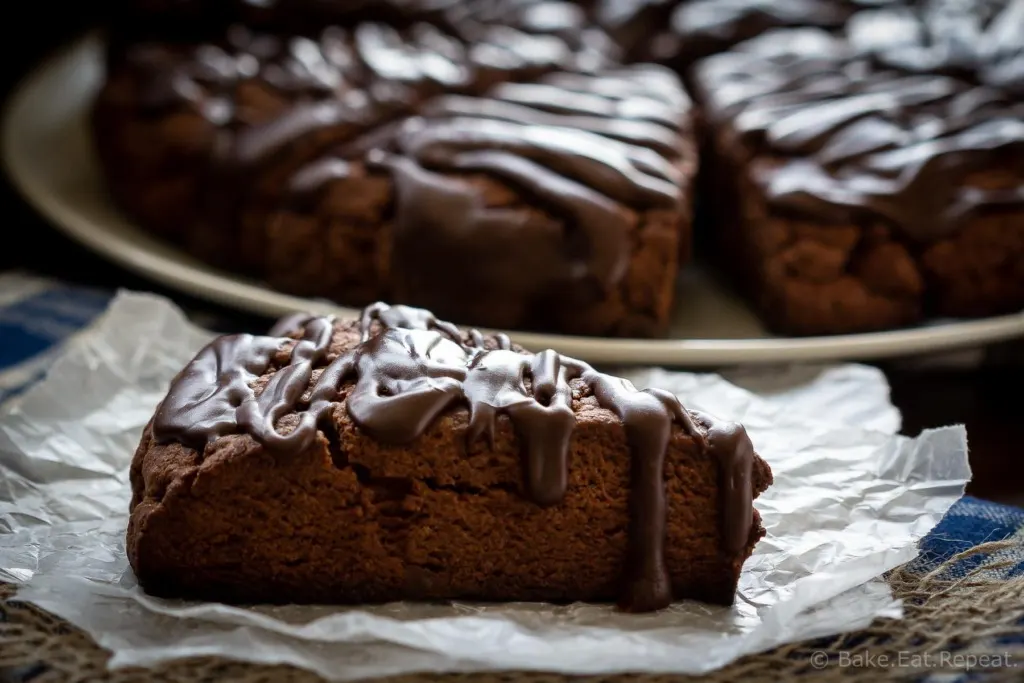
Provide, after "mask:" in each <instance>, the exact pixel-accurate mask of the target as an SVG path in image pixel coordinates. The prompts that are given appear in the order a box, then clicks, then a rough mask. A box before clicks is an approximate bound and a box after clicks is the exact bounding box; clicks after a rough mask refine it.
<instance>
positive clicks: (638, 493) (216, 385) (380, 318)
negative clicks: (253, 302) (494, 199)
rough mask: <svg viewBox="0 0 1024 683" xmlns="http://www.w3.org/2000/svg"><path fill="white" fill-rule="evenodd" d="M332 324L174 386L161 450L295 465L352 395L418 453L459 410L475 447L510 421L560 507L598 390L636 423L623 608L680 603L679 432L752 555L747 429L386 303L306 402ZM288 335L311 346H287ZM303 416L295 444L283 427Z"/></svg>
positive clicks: (380, 427) (222, 349)
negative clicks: (711, 467)
mask: <svg viewBox="0 0 1024 683" xmlns="http://www.w3.org/2000/svg"><path fill="white" fill-rule="evenodd" d="M333 329H334V328H333V321H332V320H331V319H329V318H313V317H305V316H303V317H294V316H293V317H290V318H287V319H285V320H283V321H282V322H281V323H279V324H278V325H277V326H275V327H274V329H273V330H272V336H265V337H260V336H251V335H234V336H227V337H221V338H219V339H217V340H215V341H214V342H212V343H211V344H210V345H208V346H207V347H206V348H205V349H203V350H202V351H200V352H199V354H198V355H197V356H196V357H195V359H194V360H193V361H192V362H191V363H190V364H189V365H188V366H187V367H186V368H185V370H183V371H182V372H181V373H180V374H179V375H178V377H177V378H176V379H175V380H174V382H173V383H172V385H171V388H170V391H169V392H168V394H167V397H166V398H165V399H164V401H163V403H162V404H161V406H160V407H159V409H158V410H157V413H156V416H155V418H154V420H153V425H152V433H153V438H154V439H155V440H156V442H158V443H170V442H179V443H182V444H184V445H186V446H188V447H190V448H193V449H195V450H197V451H199V452H200V453H202V452H203V450H204V449H205V447H206V445H207V444H209V443H211V442H213V441H214V440H216V439H217V438H219V437H222V436H225V435H228V434H236V433H244V434H248V435H249V436H251V437H252V438H253V439H255V440H256V441H258V442H259V443H260V444H262V445H263V446H264V447H265V448H267V449H270V450H273V451H276V452H283V453H288V452H292V453H296V452H298V451H301V450H302V449H305V448H307V447H309V446H310V445H311V444H312V443H313V441H314V440H315V439H316V437H317V434H318V429H319V427H320V426H321V425H322V423H323V420H325V419H326V418H327V416H328V415H329V413H330V411H331V409H332V408H333V407H334V406H335V405H337V403H338V401H339V397H340V396H341V393H340V392H341V389H342V387H343V386H351V387H352V388H351V389H350V390H349V391H348V392H347V394H346V398H345V401H344V405H345V408H346V409H347V411H348V413H349V415H350V416H351V418H352V420H353V422H355V424H356V425H357V426H358V427H359V428H360V429H362V430H364V431H365V432H367V433H368V434H370V435H371V436H372V437H373V438H375V439H378V440H380V441H382V442H385V443H394V444H407V443H410V442H412V441H414V440H415V439H416V438H417V437H419V436H420V435H421V434H423V432H424V431H426V430H427V429H428V428H429V427H430V425H431V424H432V423H433V421H434V420H435V419H437V418H438V417H439V416H440V415H442V414H443V413H445V412H446V411H449V410H453V409H457V408H465V409H468V411H469V429H468V432H467V435H466V436H467V442H468V444H472V443H474V442H476V441H477V440H479V439H485V440H486V441H487V442H488V443H490V444H492V445H493V440H494V433H495V428H496V422H497V419H498V417H499V416H502V415H504V416H505V417H507V418H508V419H509V420H510V422H511V424H512V426H513V428H514V429H515V433H516V435H517V438H518V441H519V444H520V448H521V451H522V457H523V489H524V492H525V494H526V495H527V496H528V497H529V498H530V499H531V500H532V501H534V502H535V503H536V504H538V505H541V506H550V505H557V504H558V503H559V502H560V501H561V500H562V498H563V497H564V496H565V494H566V489H567V486H568V467H569V462H568V456H569V447H570V441H571V439H572V433H573V429H574V426H575V422H576V420H575V415H574V412H573V400H574V398H573V390H574V386H575V387H577V388H580V387H583V386H585V387H586V388H588V389H589V391H590V392H591V393H592V395H593V396H594V397H595V398H596V399H597V401H598V403H599V404H600V405H601V406H602V407H603V408H605V409H608V410H610V411H612V412H613V413H615V414H616V415H617V416H618V417H619V418H620V419H621V420H622V423H623V426H624V428H625V432H626V438H627V441H628V443H629V448H630V453H631V456H632V457H631V462H632V465H631V481H632V491H631V494H630V532H629V543H628V555H627V562H626V567H625V573H624V581H623V591H622V595H621V600H620V606H621V607H622V608H623V609H624V610H627V611H635V612H645V611H651V610H656V609H660V608H662V607H665V606H666V605H668V604H669V603H670V602H671V600H672V591H671V580H670V577H669V576H668V573H667V571H666V568H665V560H664V542H665V533H666V529H665V523H666V503H665V490H664V470H665V456H666V451H667V449H668V445H669V441H670V439H671V437H672V430H673V425H679V426H680V427H681V428H682V429H683V431H684V432H685V433H687V434H689V435H690V436H692V437H693V438H694V439H696V440H697V442H698V443H699V444H701V447H702V448H705V449H706V450H707V452H708V453H709V454H710V455H711V456H713V457H715V458H716V459H717V461H718V463H719V466H720V473H721V482H722V484H721V486H722V500H723V507H722V516H723V531H722V534H723V552H725V553H727V554H728V555H730V556H740V555H742V553H743V552H744V551H745V549H746V547H747V545H748V543H749V537H750V528H751V524H752V523H753V512H752V498H753V494H752V490H751V467H752V463H753V457H754V452H753V448H752V446H751V444H750V440H749V439H748V438H747V436H746V432H745V431H744V430H743V428H742V427H741V426H739V425H736V424H721V423H716V422H713V421H712V420H711V419H710V418H709V417H707V416H704V415H699V414H696V413H693V414H691V413H690V412H689V411H687V410H686V409H685V408H684V407H683V406H682V404H680V402H679V400H678V399H677V398H676V397H675V396H674V395H672V394H670V393H668V392H665V391H660V390H657V389H648V390H645V391H637V390H636V389H635V388H634V387H633V386H632V385H631V384H630V383H629V382H627V381H625V380H622V379H619V378H616V377H611V376H609V375H605V374H603V373H600V372H598V371H596V370H594V369H593V368H592V367H590V366H589V365H587V364H586V363H582V362H580V361H577V360H574V359H572V358H567V357H565V356H561V355H559V354H557V353H555V352H554V351H550V350H548V351H543V352H541V353H538V354H536V355H533V354H528V353H520V352H517V351H515V350H512V348H511V344H510V342H509V340H508V338H507V337H504V336H502V337H499V338H497V339H496V340H495V341H496V348H485V346H484V341H485V340H484V338H483V336H482V335H481V334H480V333H479V332H477V331H471V332H469V333H468V334H467V335H466V336H465V337H463V335H462V334H461V333H460V332H459V330H458V329H457V328H456V327H455V326H453V325H451V324H450V323H446V322H443V321H439V320H437V319H436V318H435V317H434V316H433V314H431V313H429V312H428V311H425V310H422V309H417V308H410V307H406V306H387V305H385V304H380V303H378V304H374V305H373V306H370V307H368V308H367V309H365V310H364V312H363V315H362V318H361V321H360V329H361V341H360V343H359V344H358V345H357V346H356V347H355V348H353V349H351V350H349V351H347V352H345V353H342V354H341V355H339V356H337V357H336V358H335V359H333V360H332V361H331V362H330V363H329V364H328V365H327V366H326V367H325V368H324V369H323V371H322V373H321V374H320V375H319V377H318V379H317V380H316V382H315V383H314V384H313V386H312V390H311V393H310V397H309V403H308V407H307V408H306V409H305V410H302V409H301V406H300V399H301V397H302V396H303V394H304V393H305V392H306V391H307V390H308V389H309V388H310V381H311V378H312V374H313V369H314V367H316V366H318V365H322V364H323V363H324V362H325V360H326V357H327V353H328V350H329V348H330V345H331V340H332V333H333ZM286 330H292V334H293V335H294V334H295V332H297V331H299V330H301V336H300V337H298V338H297V339H295V338H294V337H281V336H276V335H280V334H283V333H284V332H285V331H286ZM289 342H293V343H294V346H293V347H292V350H291V357H290V361H289V362H288V364H287V365H285V366H284V367H281V368H279V369H277V370H276V371H274V372H273V374H272V375H271V377H270V380H269V382H268V383H267V384H266V386H265V388H264V389H263V391H262V392H260V393H259V394H257V392H256V391H254V390H253V388H252V386H251V385H252V384H253V383H254V380H256V379H257V378H258V377H259V376H260V375H263V374H266V373H267V372H268V369H269V368H270V366H271V359H272V358H273V357H274V356H275V355H276V354H277V353H278V352H279V351H280V350H281V349H282V348H283V347H284V345H285V344H287V343H289ZM296 411H299V412H298V413H297V414H298V417H299V419H298V422H297V424H295V426H294V427H293V428H291V429H290V430H288V431H287V432H284V431H280V430H279V429H278V428H277V423H278V422H279V421H280V420H281V418H282V417H284V416H285V415H288V414H293V413H295V412H296Z"/></svg>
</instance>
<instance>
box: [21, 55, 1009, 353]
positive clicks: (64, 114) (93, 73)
mask: <svg viewBox="0 0 1024 683" xmlns="http://www.w3.org/2000/svg"><path fill="white" fill-rule="evenodd" d="M101 54H102V43H101V41H100V39H99V38H98V37H97V36H95V35H90V36H87V37H85V38H83V39H81V40H80V41H78V42H77V43H75V44H74V45H72V46H71V47H70V48H69V49H67V50H66V51H64V52H62V53H60V54H59V55H57V56H56V57H54V58H53V59H51V60H49V61H47V62H46V63H44V64H43V65H41V66H40V67H39V68H38V69H37V70H36V71H35V72H34V73H32V74H31V75H30V76H29V77H28V78H27V79H26V80H25V82H24V83H23V84H22V85H21V87H20V88H19V89H18V90H17V92H16V93H15V94H14V96H13V97H12V99H11V100H10V103H9V107H8V110H7V112H6V116H5V117H4V121H3V154H4V162H5V164H6V166H7V169H8V172H9V174H10V176H11V178H12V180H13V181H14V183H15V184H16V185H17V186H18V187H19V188H20V190H21V191H22V193H24V195H25V196H26V197H27V198H28V200H29V201H30V202H31V203H32V204H34V205H35V207H36V208H37V209H38V210H39V211H40V212H41V213H42V214H43V215H45V216H46V217H47V218H48V219H50V220H51V221H52V222H53V223H54V224H55V225H56V226H57V227H58V228H60V229H61V230H62V231H64V232H65V233H67V234H68V235H70V236H71V237H72V238H74V239H76V240H78V241H79V242H81V243H83V244H84V245H86V246H87V247H89V248H91V249H94V250H95V251H97V252H99V253H100V254H102V255H104V256H105V257H107V258H109V259H111V260H112V261H116V262H117V263H119V264H121V265H122V266H124V267H126V268H129V269H131V270H133V271H136V272H138V273H140V274H142V275H144V276H147V277H149V278H151V279H152V280H155V281H158V282H160V283H162V284H164V285H167V286H170V287H173V288H176V289H178V290H180V291H183V292H187V293H188V294H192V295H195V296H199V297H203V298H205V299H208V300H211V301H215V302H217V303H220V304H225V305H228V306H233V307H237V308H239V309H244V310H247V311H251V312H255V313H262V314H267V315H272V316H276V315H282V314H285V313H288V312H291V311H295V310H309V311H311V312H316V313H321V312H324V313H326V312H330V313H335V314H339V315H353V314H354V313H355V311H353V310H352V309H349V308H343V307H339V306H336V305H333V304H331V303H328V302H324V301H314V300H309V299H302V298H297V297H294V296H289V295H287V294H282V293H280V292H276V291H274V290H272V289H269V288H268V287H266V286H264V285H263V284H261V283H259V282H255V281H252V280H248V279H245V278H241V277H237V276H235V275H231V274H229V273H225V272H222V271H219V270H215V269H213V268H210V267H209V266H206V265H204V264H202V263H200V262H198V261H196V260H195V259H193V258H191V257H189V256H187V255H186V254H184V253H182V252H180V251H178V250H177V249H174V248H172V247H170V246H168V245H166V244H164V243H162V242H161V241H159V240H157V239H154V238H152V237H150V236H149V235H147V234H146V233H145V232H143V231H141V230H140V229H139V228H137V227H136V226H135V225H133V224H132V223H130V222H128V221H127V220H126V219H125V218H124V217H123V216H122V215H121V214H119V213H118V211H117V209H116V208H115V207H114V206H113V205H112V203H111V201H110V199H109V198H108V196H107V194H106V191H105V189H104V186H103V181H102V176H101V174H100V171H99V167H98V164H97V159H96V155H95V152H94V150H93V148H92V145H91V142H90V137H89V133H88V128H87V114H88V108H89V105H90V102H91V100H92V97H93V95H94V94H95V92H96V91H97V89H98V88H99V86H100V83H101V80H102V76H103V66H102V62H101ZM678 302H679V303H678V306H677V310H676V313H675V318H674V320H673V325H672V335H671V336H672V338H670V339H661V340H638V339H606V338H584V337H568V336H562V335H548V334H526V333H519V332H514V333H513V336H514V337H515V339H516V340H517V341H519V342H520V343H522V344H523V345H524V346H527V347H529V348H532V349H538V348H554V349H556V350H558V351H560V352H562V353H566V354H570V355H573V356H576V357H578V358H582V359H586V360H588V361H591V362H604V363H617V364H618V363H643V364H662V365H680V366H711V365H735V364H750V363H774V362H787V361H825V360H870V359H878V358H885V357H893V356H903V355H910V354H917V353H923V352H928V351H941V350H951V349H956V348H963V347H970V346H978V345H982V344H985V343H988V342H994V341H999V340H1004V339H1009V338H1012V337H1017V336H1024V313H1021V314H1015V315H1007V316H1001V317H996V318H987V319H982V320H971V321H936V322H933V323H931V324H928V325H925V326H921V327H915V328H912V329H904V330H896V331H891V332H883V333H874V334H857V335H844V336H830V337H810V338H806V337H805V338H780V337H772V336H770V335H768V334H767V333H766V332H765V331H764V329H763V328H762V326H761V324H760V323H759V322H758V320H757V317H756V316H755V315H754V314H753V313H752V312H751V311H750V310H749V309H748V308H747V307H746V306H745V305H744V304H743V303H742V302H741V301H739V300H737V299H736V298H735V297H733V296H732V295H730V294H729V293H727V292H726V291H724V290H723V289H722V288H720V287H718V286H716V285H715V283H714V282H713V281H711V279H710V278H708V277H707V276H705V275H704V274H703V273H701V272H700V271H698V270H691V271H689V272H687V273H685V274H684V275H683V276H682V277H681V278H680V283H679V295H678Z"/></svg>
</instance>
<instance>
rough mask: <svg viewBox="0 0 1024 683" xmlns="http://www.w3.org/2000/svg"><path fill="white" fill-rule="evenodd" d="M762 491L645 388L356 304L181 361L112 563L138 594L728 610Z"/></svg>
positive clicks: (756, 461)
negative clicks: (345, 312)
mask: <svg viewBox="0 0 1024 683" xmlns="http://www.w3.org/2000/svg"><path fill="white" fill-rule="evenodd" d="M771 481H772V475H771V471H770V469H769V467H768V465H767V464H766V463H765V462H764V461H763V460H762V459H761V458H760V457H758V456H757V455H756V454H755V453H754V449H753V447H752V445H751V443H750V440H749V438H748V437H747V435H746V432H745V431H744V429H743V427H742V426H740V425H738V424H731V423H723V422H719V421H717V420H715V419H713V418H711V417H710V416H707V415H703V414H699V413H695V412H691V411H688V410H686V409H685V408H684V407H683V406H682V405H681V404H680V403H679V400H678V399H677V398H676V397H675V396H673V395H672V394H669V393H668V392H664V391H659V390H656V389H650V390H645V391H637V390H636V389H635V388H634V387H633V386H632V385H630V384H629V383H628V382H625V381H624V380H621V379H617V378H614V377H610V376H608V375H604V374H602V373H600V372H597V371H596V370H594V369H593V368H591V367H589V366H588V365H586V364H584V363H581V362H579V361H576V360H573V359H571V358H567V357H563V356H560V355H558V354H556V353H554V352H553V351H544V352H542V353H539V354H537V355H533V354H529V353H526V352H524V351H523V350H521V349H519V348H518V347H515V346H513V345H511V343H510V342H509V340H508V338H507V337H497V338H488V339H485V338H484V337H483V336H482V335H480V334H479V333H477V332H475V331H468V332H466V331H461V330H460V329H458V328H456V327H455V326H453V325H451V324H448V323H445V322H441V321H438V320H437V319H436V318H435V317H434V316H433V315H431V314H430V313H427V312H426V311H424V310H420V309H413V308H407V307H404V306H395V307H388V306H385V305H383V304H376V305H373V306H371V307H368V308H367V309H366V310H365V311H364V313H363V316H362V319H361V320H359V321H352V322H336V321H332V320H330V319H324V318H303V317H293V318H291V319H288V320H285V321H282V323H280V324H279V325H278V326H277V327H276V328H275V329H274V330H272V331H271V333H270V335H269V336H249V335H236V336H227V337H221V338H219V339H217V340H215V341H214V342H212V343H211V344H210V345H209V346H207V347H206V348H205V349H203V350H202V351H201V352H200V353H199V354H198V355H197V356H196V358H195V359H194V360H193V361H192V362H191V363H190V364H189V365H188V366H187V367H186V368H185V369H184V370H183V371H182V372H181V373H180V374H179V375H178V376H177V378H176V379H175V380H174V381H173V383H172V385H171V387H170V390H169V392H168V394H167V396H166V398H165V399H164V400H163V402H162V403H161V405H160V406H159V407H158V409H157V411H156V414H155V416H154V417H153V419H152V420H151V422H150V424H149V425H148V426H147V427H146V430H145V433H144V435H143V437H142V441H141V443H140V445H139V448H138V450H137V451H136V454H135V458H134V460H133V462H132V469H131V482H132V492H133V496H132V503H131V518H130V522H129V527H128V532H127V548H128V556H129V559H130V561H131V565H132V567H133V568H134V570H135V573H136V574H137V576H138V578H139V580H140V582H141V584H142V586H143V587H144V588H145V590H147V591H149V592H151V593H153V594H157V595H162V596H174V597H187V598H207V599H215V600H220V601H229V602H247V603H252V602H256V603H288V602H302V603H305V602H312V603H332V604H349V603H376V602H383V601H392V600H482V601H522V600H529V601H534V600H537V601H555V602H570V601H593V602H605V601H617V602H618V604H619V605H620V606H621V607H622V608H623V609H626V610H629V611H637V612H643V611H651V610H656V609H659V608H662V607H665V606H667V605H668V604H669V603H670V602H671V601H672V600H678V599H685V598H693V599H698V600H704V601H708V602H711V603H718V604H731V603H732V601H733V599H734V594H735V591H736V586H737V581H738V577H739V574H740V570H741V567H742V565H743V563H744V561H745V560H746V558H747V557H748V556H749V555H750V553H751V552H752V550H753V547H754V545H755V544H756V543H757V542H758V540H759V539H760V538H761V537H762V536H763V535H764V533H765V531H764V529H763V528H762V526H761V522H760V517H759V515H758V513H757V511H756V510H755V509H754V508H753V505H752V501H753V499H754V498H755V497H756V496H757V495H758V494H760V493H761V492H762V491H764V490H765V489H766V488H767V487H768V486H769V485H770V484H771Z"/></svg>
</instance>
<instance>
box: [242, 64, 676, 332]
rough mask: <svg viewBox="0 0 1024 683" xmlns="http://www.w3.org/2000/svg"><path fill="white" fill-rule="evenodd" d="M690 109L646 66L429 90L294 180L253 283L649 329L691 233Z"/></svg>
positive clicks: (666, 300) (462, 314)
mask: <svg viewBox="0 0 1024 683" xmlns="http://www.w3.org/2000/svg"><path fill="white" fill-rule="evenodd" d="M688 112H689V100H688V99H687V97H686V95H685V93H683V91H682V90H681V89H680V88H679V87H678V81H677V80H676V78H675V77H674V76H673V75H672V74H671V73H669V72H668V71H666V70H664V69H662V68H659V67H656V66H653V65H648V66H634V67H623V68H621V69H617V70H604V71H600V72H598V73H595V74H592V75H580V74H570V73H565V72H560V73H555V74H549V75H547V76H544V77H541V78H540V79H538V80H537V81H535V82H533V83H529V84H521V83H508V84H503V85H499V86H496V87H494V88H492V89H491V90H489V91H488V92H487V94H486V95H485V96H482V97H469V96H451V95H449V96H443V97H438V98H434V99H431V100H429V101H427V102H426V103H424V105H422V106H421V107H420V108H419V109H418V114H417V116H415V117H412V118H409V119H406V120H404V121H402V122H401V123H400V124H398V125H396V126H394V127H392V128H390V129H385V130H376V131H374V132H372V133H370V134H369V135H368V136H367V137H365V138H362V139H357V140H355V141H353V142H352V143H350V144H348V145H344V146H341V147H340V148H339V149H338V150H337V151H336V153H334V154H331V155H327V156H326V157H324V158H321V159H318V160H317V161H315V162H313V163H312V164H310V165H309V166H307V167H305V168H302V169H300V170H299V171H298V172H297V173H296V174H295V176H293V178H292V179H291V181H290V184H289V188H290V190H291V198H290V201H289V202H288V203H287V204H284V205H282V210H281V211H279V212H275V213H274V214H273V215H271V216H270V218H269V219H268V220H267V221H266V223H265V226H266V229H267V231H268V232H267V234H268V241H267V245H266V253H267V254H268V258H267V263H266V273H267V277H268V280H269V282H270V283H271V284H273V285H275V286H277V287H278V288H280V289H284V290H287V291H293V292H298V293H302V294H306V295H319V296H327V297H330V298H333V299H347V300H349V301H353V302H354V303H360V304H365V303H369V302H370V301H373V300H375V299H377V298H380V297H381V296H382V295H386V296H388V297H389V298H392V299H394V300H397V301H404V302H408V303H411V304H414V305H417V306H422V307H425V308H430V309H432V310H434V311H435V312H436V313H437V314H438V315H441V316H442V317H447V318H456V319H458V320H460V321H468V322H469V323H471V324H475V325H484V326H488V327H496V328H506V329H530V328H532V329H558V330H561V331H564V332H571V333H577V334H595V335H600V334H610V335H616V336H642V337H648V336H656V335H659V334H661V333H663V332H664V330H665V326H666V325H667V322H668V319H669V314H670V312H671V307H672V303H673V294H674V287H675V279H676V272H677V269H678V265H679V256H678V255H679V254H680V251H681V250H682V251H683V254H682V257H683V258H684V259H685V258H686V253H685V248H686V247H687V246H688V245H689V238H690V234H689V226H690V222H691V217H690V210H689V203H690V202H689V200H690V192H691V188H690V184H691V180H692V178H693V176H694V173H695V170H696V169H695V157H696V152H695V150H694V149H693V145H692V142H691V141H692V131H691V130H690V127H689V125H690V122H689V120H688V116H687V115H688ZM257 225H260V224H258V223H257ZM311 245H318V246H317V247H316V248H311Z"/></svg>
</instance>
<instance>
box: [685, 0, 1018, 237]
mask: <svg viewBox="0 0 1024 683" xmlns="http://www.w3.org/2000/svg"><path fill="white" fill-rule="evenodd" d="M697 80H698V82H699V84H700V86H701V88H702V90H703V91H704V93H705V99H706V100H707V105H708V110H709V114H710V116H711V118H713V119H715V120H717V121H719V122H720V123H721V122H726V121H729V122H731V126H732V127H733V128H734V129H735V131H736V134H737V136H738V143H739V145H740V146H741V147H742V149H743V150H745V151H744V152H743V154H744V155H747V154H749V155H752V156H755V157H756V158H755V160H754V162H753V164H752V165H751V175H752V177H753V179H754V181H755V182H756V183H758V184H759V185H760V186H761V187H762V188H763V191H764V193H765V195H766V197H767V199H768V201H769V202H770V204H771V205H773V206H774V207H775V208H776V209H777V210H780V211H784V212H788V213H792V214H795V215H798V216H809V217H812V218H813V219H815V220H826V221H835V222H867V221H880V222H881V223H883V224H884V225H887V226H889V227H891V228H893V229H894V230H896V231H899V232H901V233H902V234H903V235H904V236H905V237H906V238H907V239H908V240H911V241H914V242H930V241H934V240H937V239H941V238H943V237H945V236H947V235H949V234H951V233H954V232H955V231H956V230H957V229H958V228H959V227H960V226H962V225H963V224H964V222H965V220H966V219H968V218H970V217H971V216H973V215H975V214H976V213H977V212H980V211H989V210H998V209H1000V208H1006V207H1008V206H1019V205H1021V204H1024V96H1022V92H1024V91H1021V90H1020V89H1019V88H1020V86H1021V84H1022V83H1024V2H1022V1H1021V0H1013V1H1012V2H1001V3H999V2H993V3H985V2H973V3H972V2H968V3H962V2H960V3H957V2H951V1H940V2H930V3H921V4H920V5H919V6H917V7H915V8H899V9H890V10H877V11H869V12H863V13H860V14H858V15H856V16H855V17H854V18H853V19H852V20H851V21H850V23H849V24H848V26H847V30H846V35H845V36H834V35H829V34H827V33H824V32H821V31H817V30H814V29H802V30H789V31H775V32H770V33H767V34H765V35H763V36H761V37H759V38H756V39H754V40H751V41H748V42H747V43H744V44H742V45H741V46H739V47H737V48H736V49H735V50H734V51H732V52H730V53H726V54H723V55H718V56H716V57H712V58H709V59H708V60H706V61H705V62H703V63H702V64H701V65H700V66H699V67H698V76H697Z"/></svg>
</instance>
